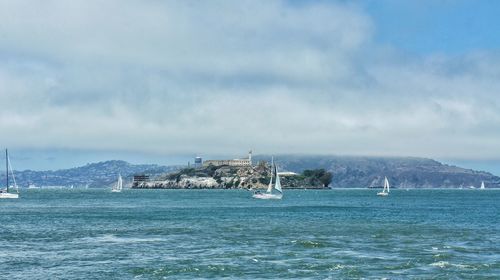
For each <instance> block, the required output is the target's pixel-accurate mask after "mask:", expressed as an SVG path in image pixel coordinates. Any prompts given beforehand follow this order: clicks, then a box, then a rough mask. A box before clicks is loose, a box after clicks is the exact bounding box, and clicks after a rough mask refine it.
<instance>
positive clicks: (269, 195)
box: [252, 160, 283, 199]
mask: <svg viewBox="0 0 500 280" xmlns="http://www.w3.org/2000/svg"><path fill="white" fill-rule="evenodd" d="M273 165H274V160H273V161H272V163H271V169H272V170H271V179H270V180H269V185H268V187H267V190H266V192H265V193H261V192H260V191H256V192H254V194H253V195H252V197H253V198H258V199H281V198H283V189H281V181H280V176H279V174H278V167H277V166H276V165H274V168H273ZM273 173H274V175H275V178H276V179H275V181H274V185H273ZM273 190H275V192H274V191H273Z"/></svg>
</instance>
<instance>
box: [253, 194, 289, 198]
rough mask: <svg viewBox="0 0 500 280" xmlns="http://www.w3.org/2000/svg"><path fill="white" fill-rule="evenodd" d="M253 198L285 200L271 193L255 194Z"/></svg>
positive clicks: (281, 196) (279, 195)
mask: <svg viewBox="0 0 500 280" xmlns="http://www.w3.org/2000/svg"><path fill="white" fill-rule="evenodd" d="M252 197H253V198H257V199H281V198H283V195H281V194H271V193H255V194H254V195H252Z"/></svg>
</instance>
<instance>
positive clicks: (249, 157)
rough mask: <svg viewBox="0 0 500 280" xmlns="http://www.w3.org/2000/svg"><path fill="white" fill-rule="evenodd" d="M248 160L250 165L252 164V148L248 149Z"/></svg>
mask: <svg viewBox="0 0 500 280" xmlns="http://www.w3.org/2000/svg"><path fill="white" fill-rule="evenodd" d="M248 162H250V166H252V150H250V151H248Z"/></svg>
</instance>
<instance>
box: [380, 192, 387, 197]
mask: <svg viewBox="0 0 500 280" xmlns="http://www.w3.org/2000/svg"><path fill="white" fill-rule="evenodd" d="M377 195H378V196H388V195H389V193H386V192H379V193H377Z"/></svg>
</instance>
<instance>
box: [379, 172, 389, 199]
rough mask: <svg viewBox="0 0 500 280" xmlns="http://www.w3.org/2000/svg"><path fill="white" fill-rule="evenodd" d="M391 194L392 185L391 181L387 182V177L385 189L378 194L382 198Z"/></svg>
mask: <svg viewBox="0 0 500 280" xmlns="http://www.w3.org/2000/svg"><path fill="white" fill-rule="evenodd" d="M389 192H390V185H389V180H387V177H385V178H384V189H383V190H382V191H381V192H379V193H377V195H380V196H388V195H389Z"/></svg>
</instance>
